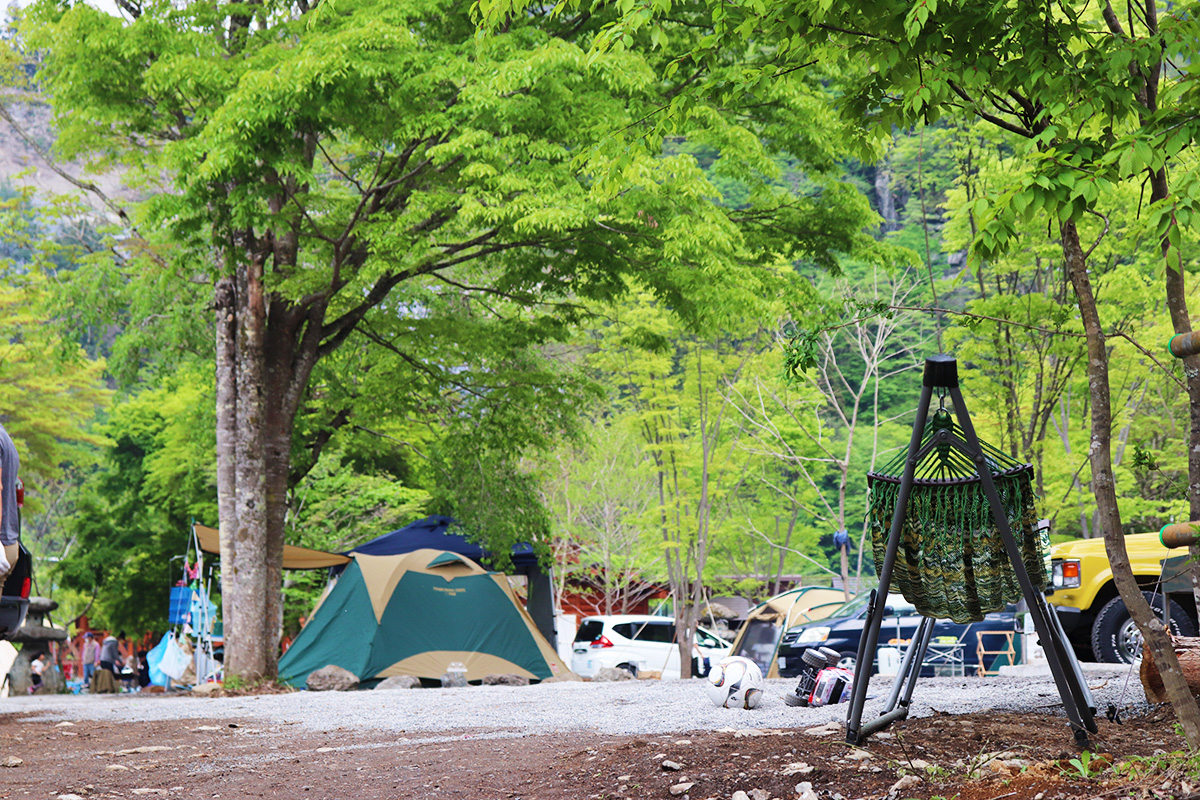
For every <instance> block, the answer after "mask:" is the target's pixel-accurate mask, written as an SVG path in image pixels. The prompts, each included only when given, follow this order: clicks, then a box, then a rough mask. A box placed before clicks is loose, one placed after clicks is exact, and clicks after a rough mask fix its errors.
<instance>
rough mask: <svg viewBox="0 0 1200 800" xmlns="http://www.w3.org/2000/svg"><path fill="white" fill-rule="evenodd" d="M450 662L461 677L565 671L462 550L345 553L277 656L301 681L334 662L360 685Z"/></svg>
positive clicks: (506, 595)
mask: <svg viewBox="0 0 1200 800" xmlns="http://www.w3.org/2000/svg"><path fill="white" fill-rule="evenodd" d="M452 662H461V663H462V664H463V665H464V666H466V669H467V675H466V677H467V680H469V681H470V680H480V679H482V678H483V677H484V676H485V675H490V674H503V673H512V674H516V675H521V676H523V677H526V678H529V679H530V680H545V679H546V678H550V677H553V676H555V675H565V674H569V672H570V670H569V668H568V667H567V666H566V664H564V663H563V661H562V660H561V659H560V658H559V656H558V654H557V653H555V651H554V649H553V648H552V647H551V646H550V644H549V643H548V642H547V641H546V639H545V638H544V637H543V636H542V635H541V634H540V633H539V632H538V630H537V628H536V626H535V625H534V624H533V620H532V619H531V618H530V617H529V615H528V613H526V611H525V610H524V609H523V608H522V607H521V604H520V603H519V602H518V601H517V599H516V597H515V596H514V595H513V593H512V590H511V589H510V587H509V585H508V579H507V578H506V577H505V576H504V575H502V574H499V573H493V572H488V571H486V570H484V569H483V568H482V567H480V566H479V565H478V564H476V563H475V562H474V561H471V560H470V559H469V558H466V557H465V556H461V555H458V554H457V553H451V552H448V551H444V550H433V549H421V550H415V551H413V552H411V553H404V554H401V555H387V556H377V555H367V554H363V553H355V554H354V555H353V556H352V560H351V563H350V564H349V565H347V567H346V569H345V571H344V572H343V573H342V575H341V577H340V578H338V580H337V582H336V583H334V584H332V585H331V586H330V587H329V589H328V590H327V591H326V593H325V594H324V595H323V596H322V598H321V599H320V600H319V601H318V602H317V606H316V608H315V609H314V610H313V613H312V616H311V618H310V619H309V621H308V624H307V625H305V627H304V629H303V630H301V631H300V634H299V635H298V636H297V637H296V640H295V641H294V642H293V643H292V646H291V647H290V648H288V651H287V652H286V653H285V654H284V656H283V658H282V659H280V662H279V674H280V677H281V678H282V679H283V680H284V681H286V682H287V683H289V684H291V685H293V686H303V685H304V684H305V683H306V682H307V680H308V676H309V673H311V672H313V671H314V670H317V669H320V668H321V667H324V666H326V665H328V664H336V665H337V666H339V667H342V668H344V669H347V670H349V671H350V672H352V673H354V674H355V675H356V676H358V679H359V681H361V682H369V681H374V680H379V679H382V678H387V677H390V676H392V675H413V676H415V677H418V678H423V679H426V680H438V679H440V678H441V676H442V674H443V673H445V672H446V669H447V667H448V666H449V665H450V664H451V663H452Z"/></svg>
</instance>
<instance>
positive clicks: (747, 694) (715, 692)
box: [706, 656, 763, 708]
mask: <svg viewBox="0 0 1200 800" xmlns="http://www.w3.org/2000/svg"><path fill="white" fill-rule="evenodd" d="M706 688H707V690H708V699H709V700H712V701H713V705H717V706H721V707H722V708H758V704H759V703H761V702H762V698H763V676H762V670H760V669H759V668H758V664H755V663H754V662H753V661H751V660H750V659H748V658H745V657H743V656H729V657H728V658H725V659H722V660H721V662H720V663H718V664H717V665H716V666H715V667H713V668H712V672H710V673H708V686H707V687H706Z"/></svg>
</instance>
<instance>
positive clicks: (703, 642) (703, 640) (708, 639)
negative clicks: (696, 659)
mask: <svg viewBox="0 0 1200 800" xmlns="http://www.w3.org/2000/svg"><path fill="white" fill-rule="evenodd" d="M696 644H698V645H700V646H701V647H724V645H723V644H721V640H720V639H718V638H717V637H715V636H712V635H711V634H707V633H705V632H704V631H702V630H699V629H697V630H696Z"/></svg>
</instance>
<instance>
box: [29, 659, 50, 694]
mask: <svg viewBox="0 0 1200 800" xmlns="http://www.w3.org/2000/svg"><path fill="white" fill-rule="evenodd" d="M45 669H46V657H45V656H44V655H43V654H42V653H38V654H37V658H35V659H33V661H30V662H29V679H30V680H31V681H33V685H32V686H30V687H29V693H30V694H37V692H38V690H39V689H41V688H42V672H43V671H44V670H45Z"/></svg>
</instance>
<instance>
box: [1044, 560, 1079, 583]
mask: <svg viewBox="0 0 1200 800" xmlns="http://www.w3.org/2000/svg"><path fill="white" fill-rule="evenodd" d="M1050 585H1051V586H1053V587H1054V588H1055V589H1078V588H1079V586H1080V580H1079V561H1077V560H1075V559H1062V558H1056V559H1054V561H1052V562H1051V564H1050Z"/></svg>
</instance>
